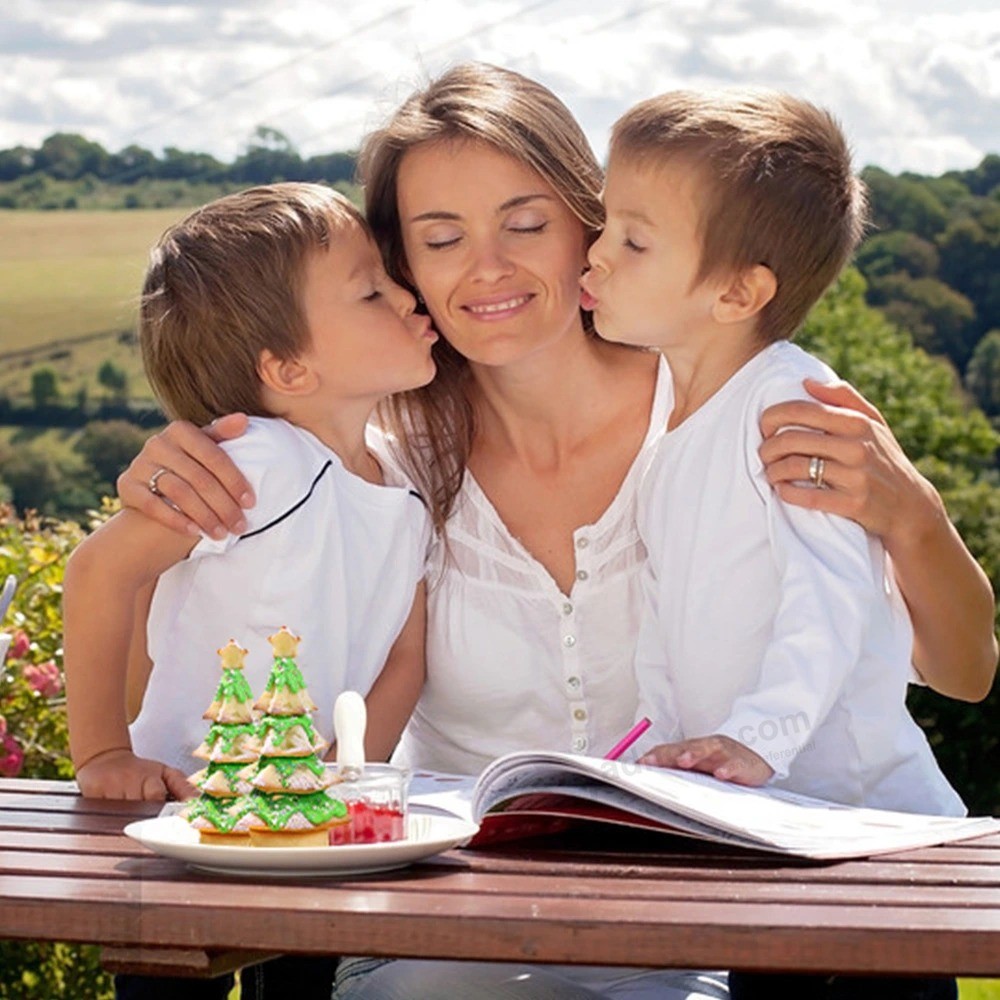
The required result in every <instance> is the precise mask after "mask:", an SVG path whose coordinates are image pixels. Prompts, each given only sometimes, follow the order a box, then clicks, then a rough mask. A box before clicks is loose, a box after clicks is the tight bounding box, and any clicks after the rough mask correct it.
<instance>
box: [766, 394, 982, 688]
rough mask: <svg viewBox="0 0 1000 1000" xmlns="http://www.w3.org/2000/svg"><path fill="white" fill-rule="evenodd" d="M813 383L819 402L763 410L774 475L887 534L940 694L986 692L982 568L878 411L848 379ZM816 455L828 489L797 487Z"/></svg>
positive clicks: (788, 495)
mask: <svg viewBox="0 0 1000 1000" xmlns="http://www.w3.org/2000/svg"><path fill="white" fill-rule="evenodd" d="M806 388H807V389H808V390H809V392H810V394H811V395H813V396H815V397H816V399H817V400H818V402H816V403H811V402H808V401H795V402H789V403H781V404H779V405H778V406H773V407H771V408H770V409H769V410H767V411H765V413H764V415H763V417H762V418H761V429H762V431H763V434H764V438H765V440H764V443H763V444H762V445H761V449H760V454H761V458H762V460H763V461H764V465H765V467H766V469H767V476H768V479H769V481H770V482H771V484H772V485H773V486H774V487H775V489H776V490H777V491H778V494H779V495H780V496H781V498H782V499H783V500H786V501H787V502H788V503H792V504H796V505H797V506H800V507H809V508H814V509H816V510H823V511H826V512H827V513H831V514H839V515H841V516H843V517H849V518H851V519H852V520H855V521H857V522H858V523H859V524H860V525H861V526H862V527H863V528H865V529H866V530H867V531H869V532H871V533H872V534H874V535H878V536H879V537H880V538H881V539H882V542H883V544H884V545H885V548H886V551H887V552H888V553H889V555H890V557H891V558H892V560H893V566H894V569H895V573H896V579H897V582H898V584H899V588H900V590H901V591H902V594H903V597H904V598H905V600H906V603H907V606H908V607H909V610H910V616H911V618H912V620H913V629H914V650H913V664H914V666H915V667H916V669H917V671H918V672H919V673H920V675H921V677H923V679H924V680H925V681H926V682H927V683H928V684H929V685H930V686H931V687H933V688H934V689H935V690H936V691H938V692H940V693H941V694H945V695H949V696H950V697H952V698H960V699H962V700H964V701H978V700H980V699H982V698H985V697H986V695H987V693H988V692H989V690H990V686H991V684H992V683H993V678H994V675H995V673H996V666H997V640H996V634H995V632H994V611H995V608H994V599H993V591H992V588H991V587H990V582H989V580H988V579H987V577H986V574H985V573H984V572H983V570H982V567H981V566H980V565H979V564H978V563H977V562H976V560H975V559H974V558H973V556H972V554H971V553H970V552H969V550H968V549H967V548H966V547H965V544H964V543H963V542H962V539H961V537H960V536H959V534H958V532H957V531H956V530H955V527H954V525H953V524H952V523H951V521H950V520H949V519H948V514H947V511H946V510H945V508H944V503H943V502H942V500H941V497H940V496H939V495H938V493H937V491H936V490H935V489H934V487H933V486H932V485H931V484H930V483H929V482H928V481H927V479H925V478H924V477H923V476H922V475H920V473H919V472H918V471H917V470H916V468H914V466H913V464H912V463H911V462H910V460H909V459H908V458H907V457H906V455H905V454H904V452H903V449H902V448H901V447H900V446H899V442H898V441H897V440H896V439H895V437H894V436H893V434H892V431H891V430H890V429H889V428H888V426H887V425H886V423H885V421H884V420H883V418H882V415H881V414H880V413H879V412H878V410H877V409H876V408H875V407H873V406H872V405H871V404H870V403H869V402H868V401H867V400H866V399H865V398H864V397H863V396H861V395H860V394H858V393H857V392H856V390H854V389H853V388H852V387H851V386H849V385H847V384H846V383H835V384H832V385H823V384H821V383H818V382H813V381H811V380H807V381H806ZM782 428H789V429H787V430H782ZM779 431H780V433H779ZM817 432H820V433H819V434H817ZM812 456H818V457H820V458H822V459H823V460H824V463H825V467H824V473H823V481H824V484H825V486H826V487H827V488H826V489H822V490H817V489H813V488H812V487H811V486H800V485H796V483H797V482H807V481H808V480H809V461H810V458H811V457H812Z"/></svg>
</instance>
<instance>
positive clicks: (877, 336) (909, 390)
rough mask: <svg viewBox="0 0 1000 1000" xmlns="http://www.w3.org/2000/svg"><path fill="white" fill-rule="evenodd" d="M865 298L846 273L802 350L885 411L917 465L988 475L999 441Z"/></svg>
mask: <svg viewBox="0 0 1000 1000" xmlns="http://www.w3.org/2000/svg"><path fill="white" fill-rule="evenodd" d="M864 293H865V283H864V280H863V279H862V278H861V276H860V275H859V274H858V272H857V271H854V270H848V271H847V272H845V274H844V275H843V277H842V278H841V279H840V281H839V282H838V283H837V285H835V286H834V288H832V289H831V290H830V292H828V293H827V295H826V296H825V297H824V298H823V299H822V301H821V302H819V304H818V305H817V306H816V308H815V309H814V310H813V312H812V313H811V314H810V316H809V319H808V320H807V322H806V324H805V327H804V328H803V330H802V333H801V334H800V336H799V338H798V341H799V343H800V344H802V346H803V347H805V348H806V349H807V350H810V351H812V352H814V353H815V354H818V355H819V356H820V357H822V358H823V359H824V360H825V361H827V363H828V364H830V365H831V366H832V367H833V368H834V369H835V370H836V371H837V372H839V374H840V375H841V376H842V377H843V378H845V379H847V380H848V381H849V382H851V383H853V384H854V385H855V386H856V387H857V388H858V389H859V390H860V391H861V392H862V393H864V395H866V396H867V397H868V398H869V399H870V400H871V401H872V402H873V403H874V404H875V405H876V406H878V407H879V409H881V411H882V413H883V414H884V415H885V418H886V420H887V421H888V422H889V425H890V426H891V427H892V429H893V431H894V432H895V434H896V436H897V437H898V438H899V441H900V443H901V444H902V446H903V448H904V450H905V451H906V453H907V454H908V455H909V456H910V458H911V459H913V460H915V461H916V460H919V459H921V458H924V457H933V458H937V459H939V460H940V461H942V462H945V463H948V464H956V465H959V466H962V467H964V468H967V469H969V470H972V471H979V470H981V469H985V468H987V467H990V466H991V465H992V464H993V457H994V453H995V451H996V448H997V446H998V443H1000V439H998V438H997V435H996V433H995V432H994V431H993V429H992V428H991V427H990V424H989V421H987V420H986V418H985V417H984V416H983V414H982V413H980V412H978V411H975V410H973V411H969V410H968V409H967V408H966V406H965V404H964V403H963V401H962V399H961V398H960V396H958V395H957V394H956V392H955V387H956V386H955V377H954V373H953V372H952V371H951V369H950V368H949V367H948V366H947V365H945V364H942V363H941V362H940V361H937V360H935V359H933V358H930V357H928V355H927V354H925V353H924V352H923V351H921V350H919V349H914V348H913V341H912V338H911V337H910V336H909V334H908V333H906V332H904V331H903V330H900V329H899V328H897V327H895V326H893V325H892V324H891V323H889V322H888V321H887V320H886V319H885V318H884V317H883V316H882V315H881V314H880V313H878V312H876V311H874V310H873V309H871V308H870V307H869V306H867V305H866V303H865V299H864Z"/></svg>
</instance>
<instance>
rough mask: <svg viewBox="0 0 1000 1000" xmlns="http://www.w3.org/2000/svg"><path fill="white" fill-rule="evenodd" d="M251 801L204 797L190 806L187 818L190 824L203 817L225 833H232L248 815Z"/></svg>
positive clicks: (241, 798)
mask: <svg viewBox="0 0 1000 1000" xmlns="http://www.w3.org/2000/svg"><path fill="white" fill-rule="evenodd" d="M249 808H250V801H249V799H248V798H247V797H246V796H240V797H239V798H236V799H216V798H212V796H210V795H202V796H201V798H199V799H197V800H196V801H195V802H194V803H193V804H192V805H190V806H188V809H187V812H186V816H187V819H188V822H190V821H191V820H193V819H197V818H199V817H202V818H204V819H206V820H208V822H209V823H211V824H212V826H214V827H215V828H216V830H221V831H222V832H223V833H231V832H232V830H233V827H234V826H236V824H237V823H238V822H239V821H240V820H241V819H242V818H243V816H245V815H246V813H247V810H248V809H249Z"/></svg>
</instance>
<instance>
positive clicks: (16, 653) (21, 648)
mask: <svg viewBox="0 0 1000 1000" xmlns="http://www.w3.org/2000/svg"><path fill="white" fill-rule="evenodd" d="M30 648H31V640H30V639H29V638H28V633H27V632H25V631H24V629H20V628H19V629H18V630H17V631H16V632H15V633H14V638H13V640H12V641H11V644H10V649H8V650H7V655H8V656H9V657H10V658H11V659H12V660H20V659H23V657H24V656H25V655H26V654H27V652H28V650H29V649H30Z"/></svg>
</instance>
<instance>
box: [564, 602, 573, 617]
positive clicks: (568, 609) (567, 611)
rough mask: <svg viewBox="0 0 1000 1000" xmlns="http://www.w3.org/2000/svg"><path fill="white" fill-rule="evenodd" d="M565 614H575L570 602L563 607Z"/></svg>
mask: <svg viewBox="0 0 1000 1000" xmlns="http://www.w3.org/2000/svg"><path fill="white" fill-rule="evenodd" d="M563 614H564V615H571V614H573V605H572V604H570V603H569V601H567V602H566V603H565V604H564V605H563Z"/></svg>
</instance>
